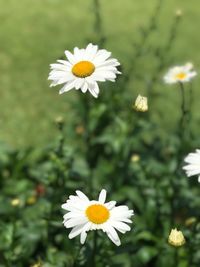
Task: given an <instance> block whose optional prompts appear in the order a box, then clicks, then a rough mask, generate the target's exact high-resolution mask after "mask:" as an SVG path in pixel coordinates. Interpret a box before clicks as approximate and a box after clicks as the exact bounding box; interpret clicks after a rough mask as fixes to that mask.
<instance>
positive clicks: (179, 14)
mask: <svg viewBox="0 0 200 267" xmlns="http://www.w3.org/2000/svg"><path fill="white" fill-rule="evenodd" d="M175 15H176V17H182V16H183V11H182V10H181V9H177V10H176V12H175Z"/></svg>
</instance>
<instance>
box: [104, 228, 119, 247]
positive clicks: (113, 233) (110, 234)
mask: <svg viewBox="0 0 200 267" xmlns="http://www.w3.org/2000/svg"><path fill="white" fill-rule="evenodd" d="M106 233H107V235H108V237H109V238H110V239H111V241H112V242H113V243H114V244H115V245H117V246H120V245H121V241H120V239H119V236H118V234H117V232H116V230H115V229H114V228H113V227H112V226H110V225H107V226H106Z"/></svg>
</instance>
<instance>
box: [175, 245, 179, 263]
mask: <svg viewBox="0 0 200 267" xmlns="http://www.w3.org/2000/svg"><path fill="white" fill-rule="evenodd" d="M178 262H179V257H178V248H175V251H174V267H177V266H178Z"/></svg>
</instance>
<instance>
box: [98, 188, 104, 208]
mask: <svg viewBox="0 0 200 267" xmlns="http://www.w3.org/2000/svg"><path fill="white" fill-rule="evenodd" d="M105 201H106V190H105V189H102V190H101V192H100V194H99V202H100V203H102V204H104V203H105Z"/></svg>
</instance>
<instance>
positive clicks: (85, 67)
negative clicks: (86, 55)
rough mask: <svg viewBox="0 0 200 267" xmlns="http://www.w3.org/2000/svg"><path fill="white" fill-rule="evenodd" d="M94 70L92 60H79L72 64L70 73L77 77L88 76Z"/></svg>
mask: <svg viewBox="0 0 200 267" xmlns="http://www.w3.org/2000/svg"><path fill="white" fill-rule="evenodd" d="M94 70H95V66H94V64H93V63H92V62H90V61H80V62H78V63H76V64H75V65H74V66H73V68H72V73H73V74H74V75H75V76H77V77H79V78H85V77H88V76H90V75H91V74H92V73H93V72H94Z"/></svg>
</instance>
